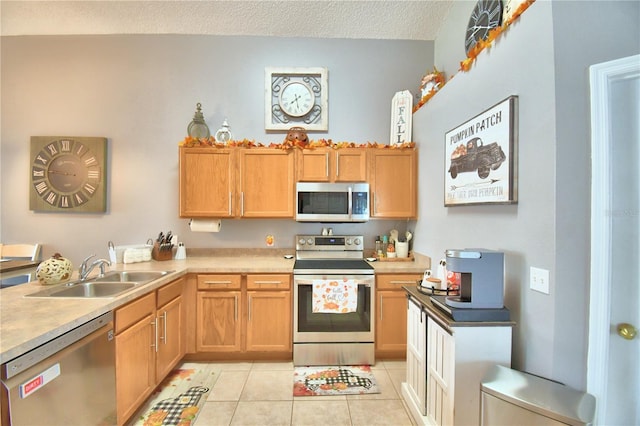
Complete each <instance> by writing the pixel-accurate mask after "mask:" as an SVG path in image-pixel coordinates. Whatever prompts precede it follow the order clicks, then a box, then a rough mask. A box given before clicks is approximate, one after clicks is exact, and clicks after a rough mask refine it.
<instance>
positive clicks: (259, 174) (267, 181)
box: [180, 147, 295, 218]
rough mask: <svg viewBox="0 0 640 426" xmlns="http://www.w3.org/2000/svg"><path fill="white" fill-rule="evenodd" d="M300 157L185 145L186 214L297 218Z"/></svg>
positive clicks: (182, 162)
mask: <svg viewBox="0 0 640 426" xmlns="http://www.w3.org/2000/svg"><path fill="white" fill-rule="evenodd" d="M294 188H295V182H294V155H293V153H292V152H290V151H284V150H281V149H275V148H274V149H271V148H259V149H244V148H185V147H181V148H180V217H188V218H190V217H214V218H230V217H234V218H287V217H289V218H293V203H294Z"/></svg>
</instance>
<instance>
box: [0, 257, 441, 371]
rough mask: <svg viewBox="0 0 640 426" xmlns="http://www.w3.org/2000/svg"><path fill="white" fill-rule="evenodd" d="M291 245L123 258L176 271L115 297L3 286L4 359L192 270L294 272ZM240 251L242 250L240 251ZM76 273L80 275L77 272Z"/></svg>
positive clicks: (0, 358) (421, 266) (407, 265)
mask: <svg viewBox="0 0 640 426" xmlns="http://www.w3.org/2000/svg"><path fill="white" fill-rule="evenodd" d="M284 252H285V251H273V253H274V254H270V253H266V252H265V251H258V252H257V254H251V251H250V250H243V251H242V254H240V255H238V254H235V255H230V256H218V255H213V256H198V257H195V256H189V257H187V259H185V260H168V261H163V262H158V261H150V262H142V263H133V264H127V265H124V264H117V265H114V266H112V267H110V268H109V270H111V271H115V270H129V271H131V270H145V271H148V270H161V271H174V272H172V273H170V274H168V275H165V276H164V277H162V278H160V279H158V280H155V281H152V282H150V283H148V284H145V285H142V286H140V287H137V288H135V289H134V290H132V291H129V292H126V293H124V294H123V295H121V296H118V297H115V298H95V299H94V298H82V299H72V298H55V297H51V298H33V297H25V295H27V294H31V293H35V292H37V291H39V290H42V289H43V288H49V287H50V286H42V285H40V284H39V283H38V282H37V281H36V282H31V283H27V284H21V285H17V286H14V287H10V288H5V289H2V290H1V291H0V364H2V363H5V362H7V361H9V360H11V359H13V358H15V357H17V356H19V355H22V354H24V353H26V352H28V351H30V350H32V349H34V348H36V347H38V346H40V345H41V344H43V343H46V342H47V341H49V340H51V339H53V338H55V337H57V336H60V335H62V334H64V333H66V332H67V331H69V330H72V329H73V328H75V327H77V326H79V325H81V324H83V323H85V322H87V321H89V320H91V319H93V318H95V317H97V316H99V315H102V314H103V313H105V312H109V311H111V310H113V309H115V308H117V307H119V306H122V305H124V304H126V303H128V302H130V301H132V300H134V299H137V298H138V297H140V296H143V295H144V294H147V293H149V292H151V291H153V290H155V289H157V288H159V287H162V286H163V285H165V284H167V283H169V282H171V281H173V280H175V279H177V278H179V277H181V276H183V275H185V274H188V273H288V274H290V273H292V272H293V264H294V262H295V260H294V259H284V257H283V254H284ZM237 253H238V252H237ZM430 264H431V260H430V258H429V257H427V256H423V255H420V254H416V255H415V260H414V261H411V262H372V265H373V266H374V268H375V272H376V274H385V273H396V274H400V273H416V274H422V273H423V272H424V270H425V269H427V268H429V267H430ZM73 278H74V279H75V276H74V277H73Z"/></svg>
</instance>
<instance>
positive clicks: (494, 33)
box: [413, 0, 536, 112]
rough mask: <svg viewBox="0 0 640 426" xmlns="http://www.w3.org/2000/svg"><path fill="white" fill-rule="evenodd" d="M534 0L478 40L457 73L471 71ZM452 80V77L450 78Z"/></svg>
mask: <svg viewBox="0 0 640 426" xmlns="http://www.w3.org/2000/svg"><path fill="white" fill-rule="evenodd" d="M535 1H536V0H526V1H524V2H523V3H522V4H521V5H520V6H518V8H517V9H516V10H514V12H513V14H512V15H511V17H509V19H508V20H506V21H505V22H503V23H502V25H501V26H499V27H496V28H493V29H492V30H491V31H489V33H488V34H487V39H486V40H478V42H477V43H476V44H475V46H473V47H472V48H471V50H470V51H469V53H468V54H467V58H466V59H465V60H463V61H461V62H460V69H459V71H462V72H467V71H469V70H470V69H471V67H472V66H473V63H474V62H475V61H476V59H477V58H478V55H479V54H480V52H482V51H483V50H484V49H489V48H491V46H492V45H493V42H494V41H495V40H496V39H497V38H498V37H499V36H500V35H501V34H502V33H503V32H504V31H505V30H506V29H507V28H508V27H509V26H510V25H511V24H512V23H513V22H514V21H516V20H517V19H518V18H520V15H522V14H523V13H524V11H525V10H527V9H528V8H529V6H531V5H532V4H533V3H535ZM451 78H453V76H452V77H451ZM445 84H446V82H444V81H443V82H442V85H441V88H442V86H444V85H445ZM435 94H436V91H433V92H432V93H429V94H427V96H425V97H423V98H422V99H421V100H420V102H418V105H416V106H414V107H413V112H416V111H417V110H419V109H420V107H422V105H424V104H425V103H427V101H428V100H429V99H431V98H432V97H433V96H434V95H435Z"/></svg>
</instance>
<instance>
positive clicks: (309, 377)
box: [293, 365, 380, 396]
mask: <svg viewBox="0 0 640 426" xmlns="http://www.w3.org/2000/svg"><path fill="white" fill-rule="evenodd" d="M365 393H380V391H379V390H378V385H377V383H376V379H375V377H374V376H373V373H372V372H371V367H370V366H368V365H358V366H339V367H296V368H295V370H294V372H293V396H314V395H356V394H365Z"/></svg>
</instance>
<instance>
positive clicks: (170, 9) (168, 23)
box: [0, 0, 453, 40]
mask: <svg viewBox="0 0 640 426" xmlns="http://www.w3.org/2000/svg"><path fill="white" fill-rule="evenodd" d="M452 1H453V0H438V1H435V0H423V1H211V0H209V1H205V0H200V1H179V0H174V1H119V0H110V1H96V0H85V1H64V0H53V1H24V0H22V1H8V0H2V2H0V14H1V18H0V24H1V30H0V33H1V34H2V35H33V34H46V35H50V34H216V35H254V36H280V37H319V38H363V39H397V40H434V39H435V37H436V35H437V33H438V31H439V29H440V25H441V24H442V22H443V21H444V19H445V17H446V15H447V13H448V11H449V9H450V7H451V4H452Z"/></svg>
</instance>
